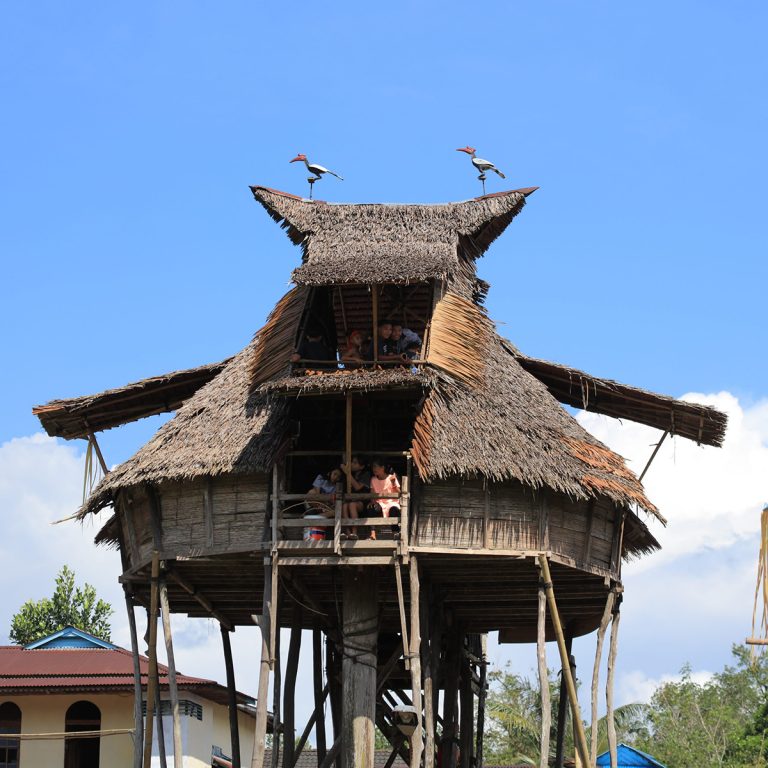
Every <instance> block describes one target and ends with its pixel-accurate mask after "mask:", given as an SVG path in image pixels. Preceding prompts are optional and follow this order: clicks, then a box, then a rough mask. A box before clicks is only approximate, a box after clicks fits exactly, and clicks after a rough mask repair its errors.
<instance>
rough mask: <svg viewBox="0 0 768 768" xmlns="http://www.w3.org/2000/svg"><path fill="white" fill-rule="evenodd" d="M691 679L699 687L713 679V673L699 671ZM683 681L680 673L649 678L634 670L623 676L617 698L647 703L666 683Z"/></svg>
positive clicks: (692, 674)
mask: <svg viewBox="0 0 768 768" xmlns="http://www.w3.org/2000/svg"><path fill="white" fill-rule="evenodd" d="M689 677H690V679H691V681H692V682H694V683H696V684H697V685H704V684H705V683H707V682H709V681H710V680H711V679H712V672H707V671H705V670H699V671H697V672H691V674H690V676H689ZM680 680H682V675H681V674H680V673H678V674H675V675H661V677H649V676H648V675H646V674H645V673H644V672H641V671H640V670H637V669H636V670H633V671H632V672H627V673H626V674H624V675H622V676H621V678H620V680H619V682H618V685H617V690H616V697H617V699H619V700H620V701H625V702H629V701H633V702H634V701H636V702H642V703H647V702H649V701H650V700H651V696H653V693H654V691H655V690H656V689H657V688H658V687H659V686H660V685H664V684H665V683H677V682H680Z"/></svg>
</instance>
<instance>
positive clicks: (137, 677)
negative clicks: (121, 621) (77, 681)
mask: <svg viewBox="0 0 768 768" xmlns="http://www.w3.org/2000/svg"><path fill="white" fill-rule="evenodd" d="M123 594H124V595H125V607H126V609H127V611H128V628H129V631H130V635H131V656H132V657H133V728H134V734H133V768H142V767H141V763H142V758H143V754H142V752H143V745H144V713H143V712H142V711H141V665H140V662H139V638H138V636H137V633H136V614H135V613H134V612H133V600H132V599H131V595H130V593H129V591H128V587H127V586H126V585H125V584H124V585H123Z"/></svg>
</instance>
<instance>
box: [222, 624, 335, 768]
mask: <svg viewBox="0 0 768 768" xmlns="http://www.w3.org/2000/svg"><path fill="white" fill-rule="evenodd" d="M322 641H323V634H322V632H321V631H320V630H319V629H315V630H313V631H312V686H313V692H314V696H315V718H316V723H317V726H316V728H315V749H316V750H317V764H318V766H320V765H321V764H322V762H323V760H325V753H326V746H325V707H324V703H325V697H326V696H327V695H328V693H329V692H330V683H329V684H328V685H326V686H325V689H323V655H322ZM233 768H234V766H233Z"/></svg>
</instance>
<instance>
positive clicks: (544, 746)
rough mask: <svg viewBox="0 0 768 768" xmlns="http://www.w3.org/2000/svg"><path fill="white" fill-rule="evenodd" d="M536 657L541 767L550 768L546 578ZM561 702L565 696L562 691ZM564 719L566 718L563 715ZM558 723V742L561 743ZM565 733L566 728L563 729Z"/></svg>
mask: <svg viewBox="0 0 768 768" xmlns="http://www.w3.org/2000/svg"><path fill="white" fill-rule="evenodd" d="M536 658H537V660H538V667H539V695H540V697H541V732H540V734H539V768H549V734H550V730H551V727H552V702H551V700H550V694H549V670H548V667H547V591H546V589H544V579H542V578H540V579H539V604H538V616H537V622H536ZM561 697H562V699H561V704H562V705H564V704H565V696H564V695H562V693H561ZM563 719H565V718H564V717H563ZM560 728H561V725H560V723H558V744H559V743H560V741H559V738H560V736H559V735H560ZM563 733H565V730H564V729H563Z"/></svg>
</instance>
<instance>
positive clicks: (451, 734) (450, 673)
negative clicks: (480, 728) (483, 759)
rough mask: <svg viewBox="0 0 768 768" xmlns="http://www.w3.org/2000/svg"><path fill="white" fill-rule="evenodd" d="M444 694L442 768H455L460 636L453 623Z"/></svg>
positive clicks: (448, 649)
mask: <svg viewBox="0 0 768 768" xmlns="http://www.w3.org/2000/svg"><path fill="white" fill-rule="evenodd" d="M447 641H448V642H447V648H446V660H445V693H444V694H443V737H442V740H441V743H442V747H443V749H442V753H443V768H456V753H457V751H458V750H457V744H456V705H457V703H458V691H459V687H458V683H459V676H460V664H461V648H462V634H461V632H459V628H458V627H457V626H456V622H455V621H453V622H452V624H451V626H450V627H449V628H448V632H447Z"/></svg>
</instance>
